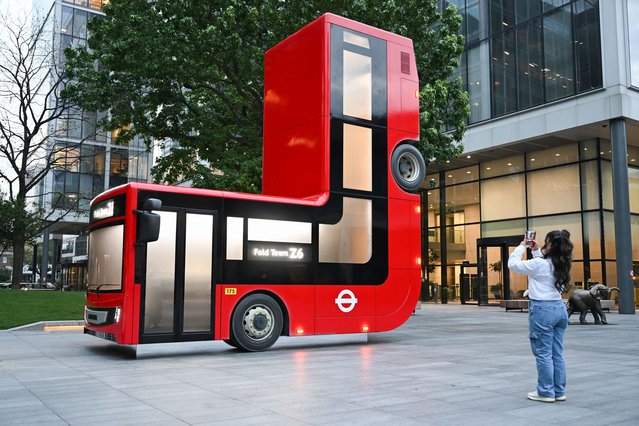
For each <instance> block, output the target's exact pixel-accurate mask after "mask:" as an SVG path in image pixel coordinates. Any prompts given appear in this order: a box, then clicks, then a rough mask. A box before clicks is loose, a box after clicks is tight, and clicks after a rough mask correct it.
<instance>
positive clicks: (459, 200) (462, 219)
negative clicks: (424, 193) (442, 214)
mask: <svg viewBox="0 0 639 426" xmlns="http://www.w3.org/2000/svg"><path fill="white" fill-rule="evenodd" d="M445 207H446V225H453V224H455V225H458V224H462V223H470V222H479V182H473V183H468V184H464V185H455V186H450V187H447V188H446V206H445Z"/></svg>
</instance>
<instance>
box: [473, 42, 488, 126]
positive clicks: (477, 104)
mask: <svg viewBox="0 0 639 426" xmlns="http://www.w3.org/2000/svg"><path fill="white" fill-rule="evenodd" d="M468 97H469V101H470V122H471V123H476V122H478V121H482V120H486V119H488V118H490V49H489V44H488V41H483V42H481V43H480V44H479V46H476V47H472V48H470V49H469V50H468Z"/></svg>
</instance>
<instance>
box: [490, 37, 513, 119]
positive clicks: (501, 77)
mask: <svg viewBox="0 0 639 426" xmlns="http://www.w3.org/2000/svg"><path fill="white" fill-rule="evenodd" d="M515 58H516V55H515V31H506V32H503V33H500V34H499V35H496V36H493V39H492V61H491V67H492V73H491V76H492V89H493V96H492V107H493V108H492V114H493V117H494V116H498V115H503V114H506V113H509V112H512V111H515V110H516V109H517V63H516V59H515Z"/></svg>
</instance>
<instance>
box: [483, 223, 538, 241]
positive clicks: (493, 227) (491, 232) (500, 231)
mask: <svg viewBox="0 0 639 426" xmlns="http://www.w3.org/2000/svg"><path fill="white" fill-rule="evenodd" d="M526 229H528V228H527V227H526V219H517V220H502V221H498V222H482V224H481V235H482V237H503V236H504V235H524V232H526Z"/></svg>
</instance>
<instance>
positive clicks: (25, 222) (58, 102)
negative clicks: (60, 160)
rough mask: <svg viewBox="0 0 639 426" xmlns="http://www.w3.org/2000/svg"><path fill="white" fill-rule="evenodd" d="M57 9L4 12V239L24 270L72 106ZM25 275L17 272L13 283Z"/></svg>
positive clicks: (0, 16)
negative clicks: (61, 123)
mask: <svg viewBox="0 0 639 426" xmlns="http://www.w3.org/2000/svg"><path fill="white" fill-rule="evenodd" d="M52 10H53V9H52V8H51V9H49V10H48V14H47V15H46V16H44V17H39V16H38V14H37V13H35V12H34V13H33V14H32V15H31V16H22V17H17V18H16V17H14V16H11V15H10V14H9V13H8V12H0V27H1V28H3V33H2V34H1V35H2V36H1V37H0V100H1V102H0V185H1V186H2V190H3V191H5V192H6V197H4V196H3V198H2V203H1V213H2V217H1V218H0V220H1V221H2V233H3V236H2V238H3V244H7V245H11V246H13V270H14V271H22V265H23V260H24V244H25V243H26V242H28V241H30V240H32V239H33V238H34V237H35V235H37V234H38V233H39V232H41V231H42V228H43V226H46V222H45V221H46V220H47V219H48V218H47V217H45V216H44V214H43V210H42V209H41V208H39V207H37V206H35V205H34V203H32V200H31V197H32V196H33V195H32V194H33V192H34V190H36V189H37V188H38V186H39V185H40V183H41V181H42V180H43V179H44V178H45V177H46V175H47V173H48V172H49V170H50V169H51V168H52V167H53V165H54V162H55V161H56V157H57V153H58V152H59V151H57V150H56V149H51V147H50V145H51V144H50V140H51V138H52V137H54V136H55V132H54V131H52V130H51V129H53V128H55V126H54V125H55V120H57V119H58V118H60V117H62V115H63V114H65V113H66V112H67V109H68V107H69V101H68V100H66V99H63V98H62V97H61V89H62V87H63V85H64V83H65V81H66V77H65V74H64V71H63V70H62V69H59V67H58V65H59V63H60V62H59V58H57V57H56V54H55V53H56V49H55V47H54V43H53V38H52V34H51V32H50V31H49V30H48V29H49V28H50V27H49V26H48V24H50V23H51V14H52ZM29 18H30V19H29ZM63 215H64V214H60V215H58V219H59V218H60V217H62V216H63ZM20 279H21V276H20V273H15V274H13V280H12V286H13V288H18V287H19V283H20Z"/></svg>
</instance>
